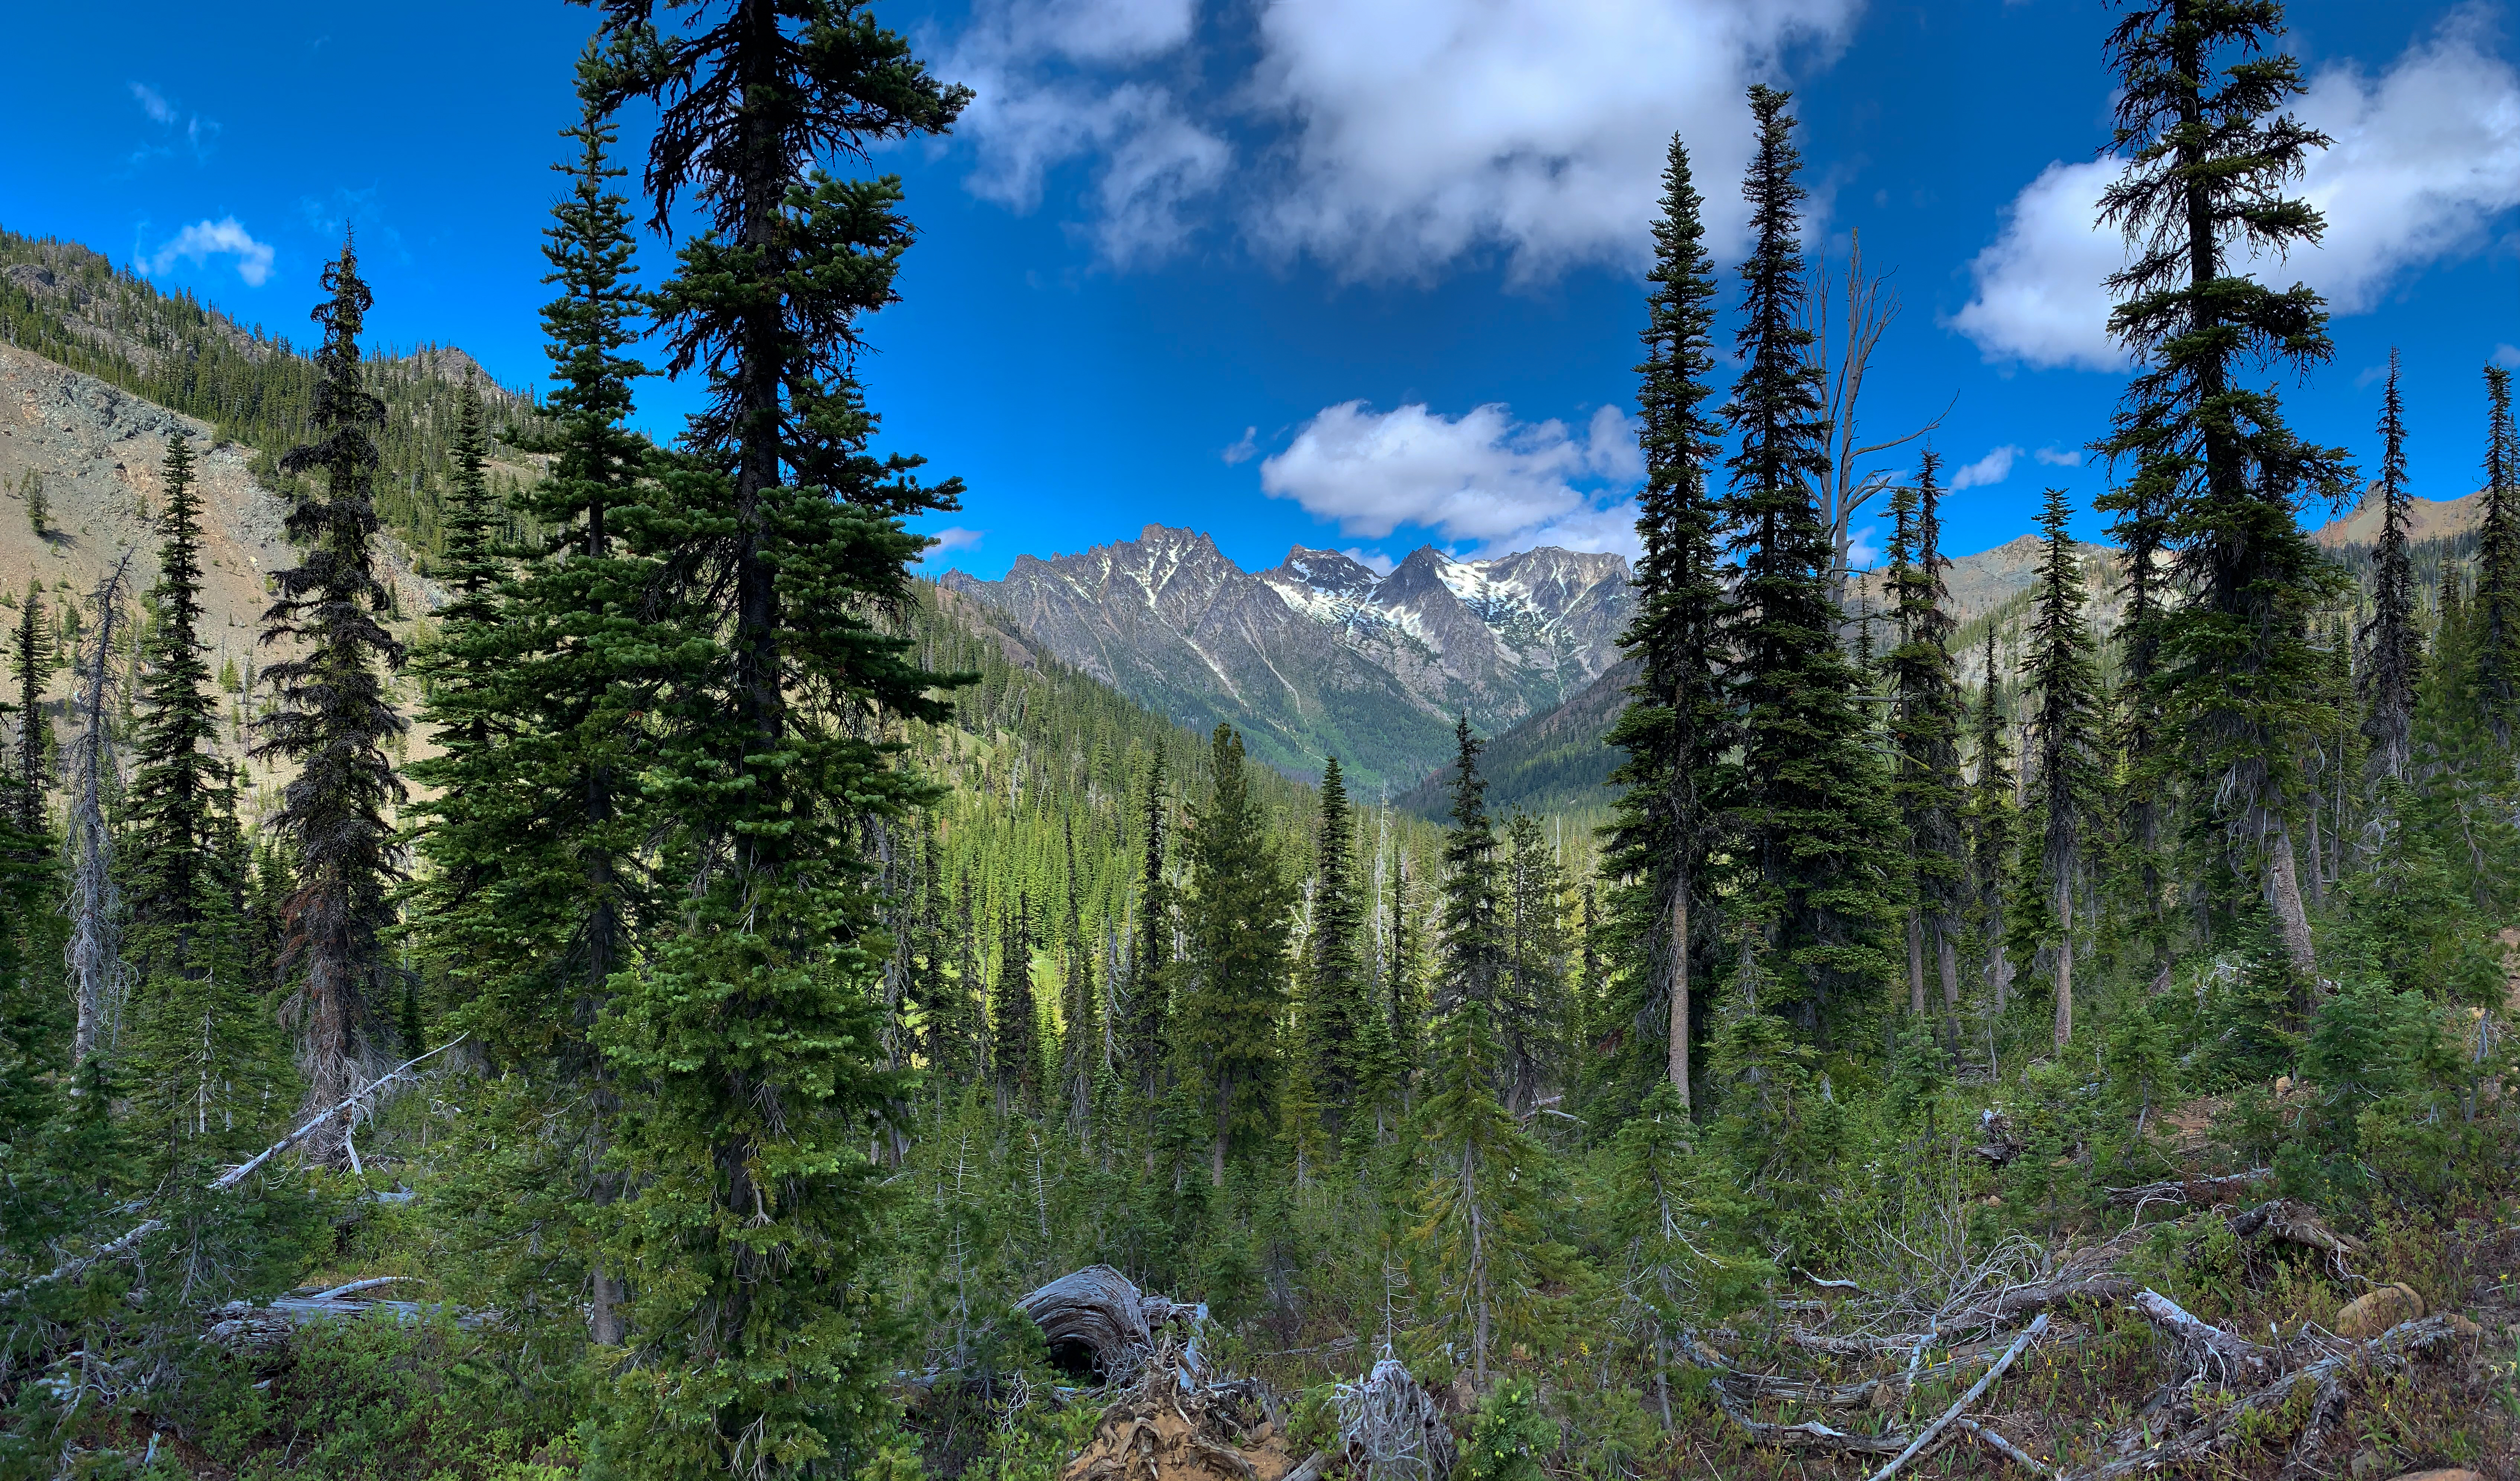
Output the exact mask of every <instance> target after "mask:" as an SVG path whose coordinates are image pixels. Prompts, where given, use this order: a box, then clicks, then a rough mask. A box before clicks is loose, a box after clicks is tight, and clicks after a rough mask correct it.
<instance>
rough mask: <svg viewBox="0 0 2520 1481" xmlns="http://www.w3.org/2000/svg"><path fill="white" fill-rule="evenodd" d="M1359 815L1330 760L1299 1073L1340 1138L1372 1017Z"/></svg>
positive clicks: (1316, 841)
mask: <svg viewBox="0 0 2520 1481" xmlns="http://www.w3.org/2000/svg"><path fill="white" fill-rule="evenodd" d="M1355 830H1356V815H1355V812H1354V810H1353V809H1351V808H1350V807H1349V806H1348V799H1347V782H1346V779H1345V778H1344V777H1342V776H1341V775H1340V773H1339V764H1338V758H1337V757H1336V756H1332V757H1330V758H1329V761H1328V765H1326V766H1324V767H1323V768H1322V803H1321V815H1320V818H1319V821H1318V822H1317V824H1316V825H1315V828H1314V831H1313V928H1312V933H1311V935H1310V936H1309V937H1307V938H1306V940H1305V943H1304V944H1305V948H1306V950H1305V958H1306V961H1305V964H1304V966H1305V973H1304V994H1303V1007H1304V1018H1305V1022H1304V1025H1303V1031H1302V1036H1301V1037H1302V1040H1303V1042H1304V1044H1305V1045H1306V1047H1307V1048H1308V1050H1309V1051H1310V1054H1311V1062H1310V1063H1309V1064H1308V1065H1306V1066H1304V1067H1303V1070H1302V1073H1304V1074H1306V1076H1307V1077H1308V1078H1309V1079H1310V1080H1311V1082H1312V1085H1311V1089H1312V1091H1313V1093H1314V1094H1315V1095H1316V1096H1317V1097H1318V1098H1319V1100H1320V1104H1321V1106H1322V1110H1323V1121H1324V1124H1325V1126H1326V1127H1327V1129H1328V1132H1329V1134H1330V1135H1331V1136H1333V1137H1335V1136H1338V1135H1340V1134H1341V1133H1342V1132H1343V1131H1344V1130H1345V1128H1346V1126H1347V1118H1348V1115H1349V1113H1350V1112H1351V1111H1352V1110H1354V1108H1355V1106H1356V1104H1357V1099H1358V1094H1359V1085H1360V1078H1361V1068H1360V1065H1359V1062H1358V1055H1359V1052H1360V1050H1361V1049H1362V1048H1363V1047H1364V1042H1363V1027H1362V1025H1363V1020H1365V1019H1366V1018H1368V1017H1370V1016H1372V1010H1371V1007H1370V1006H1369V1004H1368V1002H1367V997H1366V981H1365V952H1364V942H1363V939H1362V938H1363V932H1364V928H1365V917H1364V901H1363V900H1362V899H1360V898H1359V896H1358V892H1357V881H1356V840H1355V838H1354V836H1353V835H1354V833H1355Z"/></svg>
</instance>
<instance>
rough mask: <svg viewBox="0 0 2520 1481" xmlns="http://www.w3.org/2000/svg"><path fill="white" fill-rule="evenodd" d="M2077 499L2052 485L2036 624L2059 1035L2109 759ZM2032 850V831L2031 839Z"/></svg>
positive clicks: (2034, 808) (2043, 853) (2035, 723)
mask: <svg viewBox="0 0 2520 1481" xmlns="http://www.w3.org/2000/svg"><path fill="white" fill-rule="evenodd" d="M2072 516H2073V506H2072V505H2070V504H2069V503H2067V502H2066V497H2065V491H2064V490H2063V489H2060V488H2051V489H2049V490H2048V495H2047V507H2046V508H2045V509H2044V510H2043V511H2042V512H2041V514H2040V516H2039V528H2040V530H2041V532H2042V533H2043V534H2044V535H2045V536H2046V537H2047V549H2046V551H2045V553H2044V554H2043V555H2042V556H2041V558H2040V567H2039V617H2038V621H2037V623H2036V624H2035V625H2034V626H2033V628H2032V629H2031V646H2032V654H2033V656H2032V658H2031V662H2030V672H2029V673H2028V674H2027V675H2025V676H2024V677H2025V679H2026V680H2027V682H2028V683H2029V685H2030V686H2031V687H2032V688H2033V689H2034V690H2036V691H2037V692H2038V696H2039V697H2038V704H2037V708H2036V709H2035V710H2033V711H2032V718H2031V727H2032V730H2031V734H2032V736H2033V738H2034V739H2035V741H2036V745H2037V751H2036V756H2037V759H2036V761H2035V763H2034V765H2033V768H2032V772H2031V782H2030V787H2031V795H2030V814H2031V819H2032V823H2031V826H2032V827H2034V828H2035V829H2036V830H2037V834H2036V836H2037V839H2038V846H2037V849H2036V850H2035V856H2036V865H2035V871H2034V877H2035V878H2036V879H2037V880H2038V881H2039V883H2040V885H2041V886H2042V887H2043V894H2044V899H2043V904H2045V905H2046V906H2047V908H2048V909H2049V910H2051V911H2052V912H2053V915H2052V917H2051V918H2050V920H2051V922H2052V923H2051V925H2050V927H2049V928H2050V930H2051V931H2052V933H2053V934H2052V938H2051V944H2053V945H2054V946H2055V948H2056V951H2057V971H2056V979H2055V981H2056V1013H2055V1039H2056V1043H2057V1045H2058V1046H2059V1047H2062V1046H2063V1045H2064V1044H2065V1042H2066V1041H2067V1040H2068V1039H2070V1038H2071V1037H2072V1036H2073V1032H2074V906H2075V903H2076V901H2077V899H2078V898H2079V897H2080V896H2081V895H2082V894H2083V892H2084V888H2085V885H2086V874H2087V871H2088V870H2089V869H2090V867H2091V863H2092V855H2093V835H2094V833H2095V832H2096V831H2097V830H2098V828H2099V825H2100V821H2101V818H2100V808H2101V801H2102V790H2101V786H2100V776H2101V768H2102V766H2103V764H2104V763H2103V761H2102V757H2101V751H2100V739H2101V736H2100V696H2099V671H2098V667H2097V665H2096V664H2095V663H2094V662H2093V657H2092V632H2091V625H2090V622H2089V621H2088V619H2086V618H2085V616H2084V614H2083V595H2084V593H2083V574H2082V568H2081V567H2082V561H2081V559H2080V558H2079V557H2078V556H2076V555H2075V553H2074V538H2073V534H2072V532H2071V531H2070V530H2069V529H2068V528H2067V521H2068V520H2069V519H2070V518H2071V517H2072ZM2023 842H2024V847H2025V850H2026V849H2027V848H2028V844H2029V838H2028V837H2027V836H2025V838H2024V840H2023Z"/></svg>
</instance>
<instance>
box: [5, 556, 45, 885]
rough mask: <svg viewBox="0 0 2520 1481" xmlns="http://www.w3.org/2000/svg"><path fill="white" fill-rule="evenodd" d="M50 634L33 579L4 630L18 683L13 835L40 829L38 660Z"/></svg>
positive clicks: (41, 733) (40, 688)
mask: <svg viewBox="0 0 2520 1481" xmlns="http://www.w3.org/2000/svg"><path fill="white" fill-rule="evenodd" d="M48 641H50V635H49V634H47V633H46V632H45V630H44V598H43V589H42V588H41V587H40V586H39V585H37V584H36V583H35V582H33V581H28V582H27V583H26V596H25V600H24V601H23V602H22V604H20V606H19V607H18V625H17V626H16V627H15V628H13V629H12V630H11V632H10V645H9V646H10V657H11V667H12V672H13V673H14V674H15V675H16V677H17V680H18V755H17V773H18V795H17V799H16V800H17V821H18V831H20V832H22V833H26V834H29V835H32V834H34V833H39V832H41V831H43V827H44V793H45V792H46V791H48V790H50V789H51V788H50V787H49V786H48V785H47V784H48V782H49V779H50V772H49V771H48V769H47V766H46V763H45V759H44V753H45V748H46V747H45V741H46V740H47V739H48V734H47V726H46V724H45V721H44V675H45V672H46V671H47V670H48V669H49V668H50V666H51V665H50V664H48V663H47V662H46V661H45V658H44V646H45V644H46V643H47V642H48Z"/></svg>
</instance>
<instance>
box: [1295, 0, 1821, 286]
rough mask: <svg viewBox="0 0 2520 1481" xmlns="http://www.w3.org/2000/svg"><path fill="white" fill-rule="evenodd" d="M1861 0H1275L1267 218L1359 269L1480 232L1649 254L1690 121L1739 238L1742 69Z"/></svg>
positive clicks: (1533, 260) (1373, 270)
mask: <svg viewBox="0 0 2520 1481" xmlns="http://www.w3.org/2000/svg"><path fill="white" fill-rule="evenodd" d="M1858 9H1859V5H1858V4H1857V0H1593V3H1590V4H1584V5H1568V4H1565V3H1563V0H1380V3H1376V4H1370V5H1361V4H1358V3H1356V0H1275V3H1273V4H1271V5H1269V6H1268V7H1266V8H1265V9H1264V10H1263V11H1262V12H1261V17H1260V38H1261V47H1262V56H1261V60H1260V64H1259V67H1258V70H1257V74H1256V76H1255V78H1254V91H1255V93H1256V95H1257V97H1258V98H1259V100H1260V101H1261V102H1262V104H1263V105H1265V106H1266V107H1268V108H1269V109H1271V110H1273V111H1275V112H1277V113H1278V114H1279V115H1280V116H1282V117H1283V118H1285V119H1287V120H1288V121H1289V122H1290V123H1291V124H1292V126H1293V129H1294V138H1293V140H1292V143H1291V153H1292V157H1293V168H1292V171H1291V174H1290V175H1289V177H1288V178H1286V179H1285V180H1284V181H1283V183H1282V185H1281V188H1280V189H1279V191H1278V192H1277V193H1276V195H1275V197H1274V199H1273V200H1271V201H1270V202H1267V203H1266V204H1265V205H1264V206H1263V207H1262V208H1261V211H1260V215H1259V230H1260V232H1261V233H1262V235H1263V237H1264V239H1265V240H1268V241H1271V242H1274V243H1275V244H1277V245H1279V246H1281V247H1287V248H1292V249H1297V250H1301V251H1306V252H1310V253H1312V254H1314V255H1316V256H1317V257H1319V258H1321V259H1322V260H1324V261H1326V262H1328V263H1329V264H1331V265H1332V266H1334V267H1335V268H1337V269H1338V270H1340V271H1341V272H1343V273H1345V274H1346V275H1348V276H1351V277H1362V278H1379V277H1411V276H1418V275H1421V274H1423V273H1425V272H1427V271H1429V270H1431V269H1433V268H1436V267H1440V266H1442V265H1444V264H1446V263H1448V262H1450V261H1452V260H1453V259H1455V258H1457V257H1460V256H1462V255H1463V254H1464V253H1467V252H1471V251H1474V250H1477V249H1479V248H1482V247H1503V248H1504V249H1505V250H1506V251H1507V252H1508V253H1509V254H1510V258H1511V265H1512V272H1513V274H1514V275H1515V276H1517V277H1520V278H1532V277H1538V276H1544V275H1546V274H1548V273H1551V272H1553V271H1555V270H1557V269H1558V268H1561V267H1563V266H1565V265H1567V264H1569V263H1573V262H1581V261H1602V260H1607V261H1618V262H1628V261H1637V260H1642V258H1643V254H1644V252H1645V250H1646V247H1647V245H1648V244H1647V241H1646V237H1645V223H1646V221H1647V220H1648V219H1649V218H1650V217H1651V215H1652V213H1653V209H1654V204H1655V202H1656V199H1657V197H1658V195H1659V193H1660V173H1661V168H1662V164H1663V157H1664V152H1665V150H1666V148H1667V146H1668V144H1669V141H1670V139H1671V136H1672V134H1673V133H1674V132H1675V131H1678V132H1680V133H1682V134H1684V135H1686V136H1687V138H1688V142H1689V148H1690V154H1691V162H1692V164H1693V165H1694V168H1695V172H1696V175H1697V178H1698V189H1699V191H1700V192H1701V193H1702V194H1703V195H1704V196H1705V197H1706V198H1707V204H1708V212H1707V214H1708V216H1709V218H1710V219H1709V225H1710V227H1711V228H1712V229H1713V232H1714V234H1715V237H1716V239H1717V242H1718V243H1719V245H1722V246H1727V247H1729V246H1731V245H1733V243H1734V242H1735V240H1736V238H1737V234H1738V231H1739V229H1740V226H1741V222H1742V220H1743V216H1744V211H1745V207H1744V206H1743V204H1742V202H1741V201H1740V199H1739V196H1738V193H1737V192H1735V191H1734V190H1733V188H1732V185H1733V181H1735V180H1737V179H1738V178H1739V177H1740V172H1741V167H1742V165H1743V164H1744V163H1745V162H1746V161H1747V160H1748V158H1749V157H1750V149H1751V137H1750V118H1749V113H1748V111H1747V110H1746V109H1745V108H1744V107H1743V106H1742V102H1741V90H1742V88H1743V87H1745V86H1746V85H1748V84H1749V83H1750V82H1751V81H1753V80H1754V79H1757V78H1760V77H1763V76H1767V75H1770V74H1772V73H1773V72H1774V70H1775V67H1776V59H1777V55H1778V52H1779V51H1780V50H1781V49H1783V48H1784V47H1786V46H1787V45H1790V44H1794V43H1799V42H1809V41H1815V40H1817V41H1821V42H1823V43H1834V42H1836V41H1837V40H1839V39H1841V38H1842V37H1843V36H1844V34H1845V32H1846V29H1847V27H1848V26H1849V24H1850V23H1851V22H1852V21H1853V19H1854V15H1855V13H1856V11H1857V10H1858Z"/></svg>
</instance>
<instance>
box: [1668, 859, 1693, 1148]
mask: <svg viewBox="0 0 2520 1481" xmlns="http://www.w3.org/2000/svg"><path fill="white" fill-rule="evenodd" d="M1666 1068H1667V1070H1668V1072H1669V1074H1670V1075H1671V1083H1672V1085H1673V1087H1674V1088H1675V1089H1677V1090H1678V1091H1679V1092H1680V1108H1681V1109H1682V1110H1683V1111H1687V1110H1688V1108H1689V1104H1688V880H1687V879H1686V878H1684V879H1682V880H1681V881H1680V884H1679V886H1678V887H1677V888H1675V889H1673V891H1672V892H1671V1056H1670V1062H1669V1064H1668V1065H1667V1066H1666Z"/></svg>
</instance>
